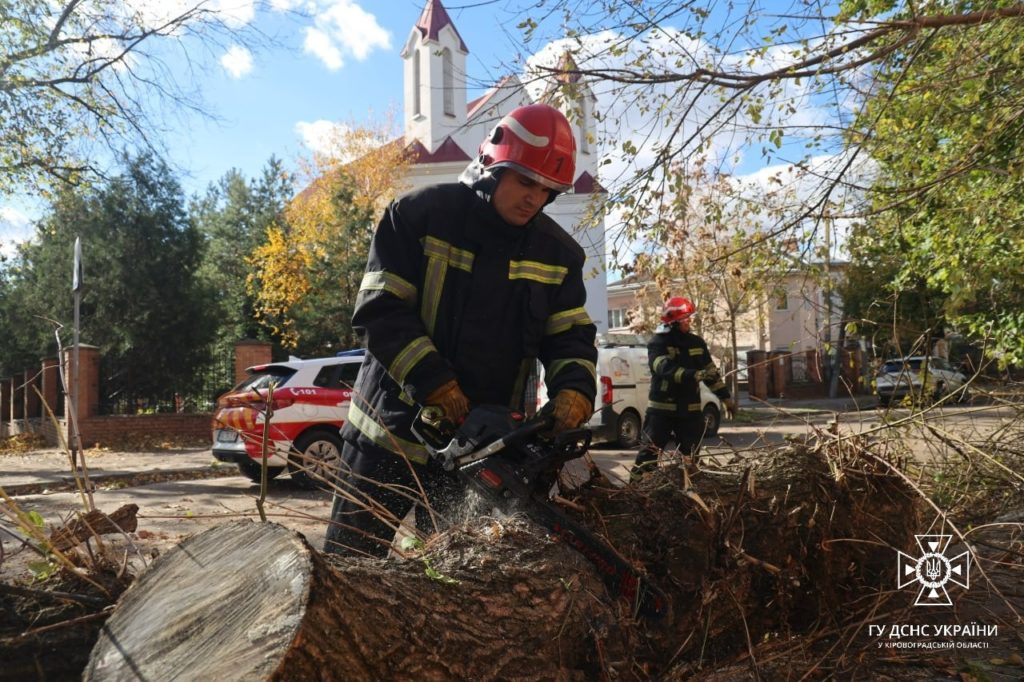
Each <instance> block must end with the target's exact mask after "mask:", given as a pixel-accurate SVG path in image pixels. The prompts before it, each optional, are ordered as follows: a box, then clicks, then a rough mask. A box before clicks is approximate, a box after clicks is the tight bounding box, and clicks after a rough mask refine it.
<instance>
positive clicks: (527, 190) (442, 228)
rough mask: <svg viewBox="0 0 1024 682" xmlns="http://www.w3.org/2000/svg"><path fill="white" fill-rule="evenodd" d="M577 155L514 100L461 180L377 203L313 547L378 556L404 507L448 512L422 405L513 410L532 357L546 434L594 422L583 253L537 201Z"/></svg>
mask: <svg viewBox="0 0 1024 682" xmlns="http://www.w3.org/2000/svg"><path fill="white" fill-rule="evenodd" d="M575 155H576V144H575V140H574V139H573V134H572V129H571V127H570V125H569V122H568V120H567V119H566V118H565V116H564V115H563V114H562V113H561V112H559V111H558V110H557V109H554V108H553V107H550V106H548V105H546V104H531V105H528V106H523V107H519V108H517V109H514V110H513V111H512V112H511V113H509V114H508V115H507V116H505V117H504V118H503V119H502V120H501V121H500V122H499V123H498V125H497V126H495V127H494V129H493V130H492V131H491V132H490V134H489V135H488V136H487V138H486V139H485V140H484V141H483V143H482V144H481V145H480V149H479V155H478V156H477V158H476V159H474V160H473V161H472V162H471V163H470V164H469V166H468V167H467V168H466V169H465V171H463V173H462V174H461V176H460V177H459V182H457V183H451V184H441V185H435V186H432V187H427V188H425V189H421V190H417V191H414V192H412V193H410V194H407V195H405V196H403V197H401V198H399V199H397V200H396V201H394V202H393V203H392V204H391V205H390V206H389V207H388V208H387V209H386V211H385V213H384V216H383V218H382V219H381V221H380V223H379V224H378V226H377V230H376V232H375V233H374V237H373V241H372V244H371V246H370V252H369V258H368V261H367V265H366V272H365V274H364V276H363V280H362V284H361V286H360V289H359V294H358V296H357V298H356V306H355V311H354V314H353V316H352V325H353V327H354V328H355V329H356V330H357V331H358V332H359V333H360V334H361V335H362V337H363V340H364V342H365V344H366V348H367V354H366V358H365V359H364V361H363V364H362V366H361V367H360V370H359V376H358V378H357V379H356V384H355V387H354V391H353V395H352V403H351V406H350V408H349V414H348V421H347V422H346V423H345V425H344V427H343V428H342V432H341V435H342V440H343V441H344V445H343V448H342V465H341V472H340V481H339V482H338V484H337V490H336V492H335V496H334V507H333V510H332V515H331V524H330V526H329V528H328V531H327V539H326V543H325V545H324V551H326V552H336V553H353V554H361V555H370V556H384V555H386V554H387V552H388V549H389V547H390V545H391V542H392V539H393V536H394V534H395V530H396V528H397V527H398V524H399V522H400V521H401V520H402V519H403V517H405V515H406V514H407V513H408V512H409V510H410V509H411V508H412V507H413V505H414V504H417V503H418V505H419V506H418V507H417V525H419V526H420V527H421V529H422V530H429V529H430V528H429V527H424V525H423V524H424V523H426V522H427V521H428V520H429V521H433V522H435V524H434V526H435V527H437V523H436V521H438V520H440V521H441V523H442V525H443V524H444V518H443V517H445V516H450V514H451V513H452V512H455V511H456V509H454V508H453V505H456V504H457V503H458V501H459V500H460V499H461V497H462V489H461V485H462V484H460V483H457V482H456V479H455V478H454V477H452V476H451V475H449V474H448V473H447V472H444V471H443V470H442V469H441V468H440V465H439V464H438V463H437V462H435V461H433V460H432V459H431V458H430V457H429V455H428V452H427V450H426V449H425V447H424V446H423V445H422V444H421V443H419V442H417V440H416V438H415V437H414V436H413V434H412V432H411V426H412V422H413V420H414V419H415V418H416V415H417V413H418V412H419V410H420V407H421V406H427V407H434V408H437V409H436V410H434V411H433V412H434V413H435V414H436V413H437V412H438V411H439V412H440V413H441V415H442V416H443V419H445V420H447V421H449V422H450V423H453V424H459V423H460V422H461V421H462V420H463V419H464V418H465V417H466V415H467V414H468V412H469V410H470V407H471V406H474V405H484V404H489V405H506V406H508V407H511V408H513V409H517V410H520V411H521V410H523V407H524V405H523V396H524V394H525V388H526V382H527V378H528V377H529V376H530V375H531V370H532V369H533V368H534V366H535V365H536V362H537V360H538V359H539V360H540V361H541V362H542V363H543V365H544V369H545V382H546V384H547V386H548V392H549V395H551V396H553V398H552V400H551V401H550V402H549V403H548V404H547V405H546V406H545V410H546V411H547V412H548V413H550V415H551V416H552V417H553V423H554V426H553V431H554V432H555V433H557V432H561V431H566V430H569V429H574V428H577V427H579V426H580V425H581V424H583V423H585V422H586V421H588V420H589V419H590V416H591V413H592V411H593V402H594V393H595V390H596V378H595V363H596V360H597V349H596V347H595V345H594V336H595V331H596V330H595V327H594V324H593V322H591V320H590V317H589V316H588V315H587V313H586V310H585V309H584V303H585V302H586V289H585V288H584V283H583V265H584V260H585V256H584V253H583V250H582V249H581V248H580V246H579V245H578V244H577V243H576V242H575V241H574V240H573V238H572V237H571V236H569V234H567V233H566V232H565V231H564V230H563V229H562V228H561V227H559V226H558V224H557V223H555V221H554V220H552V219H551V218H550V217H548V216H547V215H545V214H544V213H543V212H542V209H543V208H544V207H545V206H546V205H547V204H549V203H551V202H552V201H554V200H555V198H556V197H557V196H558V194H560V193H561V192H565V191H567V190H568V189H569V188H570V187H572V182H573V176H574V172H575ZM424 496H425V498H426V504H424V503H423V498H424ZM427 512H436V513H433V514H430V516H429V517H428V515H427Z"/></svg>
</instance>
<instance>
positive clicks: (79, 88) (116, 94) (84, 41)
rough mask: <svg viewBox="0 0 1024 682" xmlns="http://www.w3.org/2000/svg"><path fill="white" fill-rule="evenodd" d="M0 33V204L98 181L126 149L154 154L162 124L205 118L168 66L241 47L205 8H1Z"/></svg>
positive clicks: (80, 4) (109, 0) (106, 4)
mask: <svg viewBox="0 0 1024 682" xmlns="http://www.w3.org/2000/svg"><path fill="white" fill-rule="evenodd" d="M0 26H3V30H0V119H2V120H3V125H2V126H0V195H3V194H6V193H10V192H12V191H14V190H15V189H18V188H20V189H28V190H30V191H40V190H44V191H45V190H46V189H47V188H49V187H52V186H54V185H60V184H62V183H65V182H69V181H78V180H81V179H82V178H83V176H85V177H88V176H91V175H95V174H96V173H98V172H101V171H102V165H103V160H112V159H109V156H108V154H107V153H106V150H108V149H117V148H121V147H123V146H125V143H129V145H131V146H136V145H142V146H143V147H145V148H148V149H150V150H158V149H159V147H160V145H159V143H158V142H157V141H156V137H155V135H154V133H155V132H157V131H158V130H159V129H160V127H161V124H160V123H159V121H160V120H161V118H162V117H163V116H165V115H167V114H171V113H180V112H184V111H189V112H195V111H202V104H201V102H200V101H199V100H198V99H197V97H196V95H195V94H194V88H191V87H187V86H185V85H182V84H180V83H178V81H177V80H176V77H175V71H174V70H173V69H172V68H170V66H169V63H170V59H171V58H183V59H188V60H190V63H191V59H194V58H195V57H194V55H195V54H196V53H197V52H198V51H200V50H201V49H204V47H202V46H204V45H205V47H209V46H210V45H213V44H216V43H218V42H220V41H222V40H223V39H224V38H226V37H229V36H230V37H231V38H232V40H239V39H242V38H243V37H244V36H242V33H243V29H241V28H239V27H237V26H232V25H231V23H229V22H228V20H227V19H225V18H222V15H220V14H219V13H218V11H217V10H216V9H213V8H212V7H211V6H210V4H209V3H206V2H202V1H201V0H189V1H187V2H180V3H177V2H176V3H144V4H142V5H141V6H134V4H133V3H129V2H125V1H123V0H88V1H87V0H63V1H62V2H49V1H48V0H0ZM192 39H196V40H195V41H194V42H193V41H192ZM245 39H246V40H248V41H251V40H252V38H251V37H245ZM197 48H199V49H198V50H197ZM174 50H178V51H179V52H178V53H177V54H176V55H173V57H172V54H173V51H174ZM160 105H163V107H164V108H163V110H161V109H159V108H156V107H159V106H160Z"/></svg>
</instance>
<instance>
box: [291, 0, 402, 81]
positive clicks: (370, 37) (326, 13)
mask: <svg viewBox="0 0 1024 682" xmlns="http://www.w3.org/2000/svg"><path fill="white" fill-rule="evenodd" d="M277 4H280V5H282V6H284V5H286V4H289V1H288V0H276V4H275V7H277ZM303 47H304V49H305V50H306V52H308V53H310V54H313V55H315V56H316V57H318V58H319V59H320V60H321V61H322V62H323V63H324V65H325V66H327V68H329V69H331V70H332V71H334V70H337V69H340V68H341V67H342V66H343V65H344V63H345V61H344V57H343V55H351V56H352V57H354V58H355V59H356V60H357V61H362V60H364V59H366V58H367V57H368V56H369V55H370V53H371V52H372V51H373V50H374V49H377V48H380V49H384V50H386V49H388V48H390V47H391V34H390V33H388V32H387V31H386V30H385V29H383V28H382V27H381V25H380V24H378V23H377V17H375V16H374V15H373V14H370V13H369V12H367V11H366V10H364V9H363V8H362V7H360V6H359V5H358V4H357V3H355V2H353V1H352V0H328V2H326V3H322V4H320V5H319V6H318V11H317V12H316V14H315V17H314V19H313V26H311V27H309V28H307V29H306V40H305V44H304V46H303Z"/></svg>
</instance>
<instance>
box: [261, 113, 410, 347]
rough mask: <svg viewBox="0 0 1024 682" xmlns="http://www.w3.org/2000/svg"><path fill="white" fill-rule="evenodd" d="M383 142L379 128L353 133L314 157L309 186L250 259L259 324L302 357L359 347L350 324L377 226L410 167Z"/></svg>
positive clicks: (395, 148) (346, 133)
mask: <svg viewBox="0 0 1024 682" xmlns="http://www.w3.org/2000/svg"><path fill="white" fill-rule="evenodd" d="M382 130H386V128H383V129H382ZM383 139H384V135H383V134H382V132H381V130H373V129H370V128H351V129H347V130H345V131H343V132H341V133H340V134H339V135H338V138H337V144H336V145H335V146H334V150H335V151H333V152H332V153H327V154H318V155H316V156H314V158H313V159H312V162H311V163H310V165H309V169H308V170H307V175H308V176H309V177H310V178H311V181H310V183H309V185H308V186H307V187H306V189H304V190H303V191H302V192H301V193H299V195H298V196H297V197H296V198H295V199H294V201H292V203H291V204H289V206H288V208H287V209H286V210H285V220H284V222H283V223H282V224H276V225H273V226H272V227H271V228H270V229H269V230H267V234H266V239H265V241H264V242H263V244H262V245H261V246H259V247H258V248H257V249H256V251H255V252H254V253H253V255H252V257H251V258H250V259H249V265H250V267H251V270H252V272H251V274H250V276H249V286H250V291H251V292H253V293H254V294H255V296H256V313H257V316H258V319H259V320H260V321H261V322H262V323H263V324H266V325H268V326H269V327H271V328H272V329H273V331H274V334H275V335H276V336H277V338H278V339H280V341H281V343H282V345H284V346H285V347H287V348H291V349H293V350H295V351H296V352H298V353H300V354H303V355H317V354H326V353H332V352H336V351H337V350H338V349H340V348H350V347H353V346H355V345H356V344H357V339H356V337H355V333H354V332H353V330H352V325H351V318H352V311H353V309H354V306H355V299H356V294H357V293H358V292H359V285H360V282H361V281H362V277H363V270H364V269H365V267H366V256H367V252H368V250H369V246H370V240H371V238H372V236H373V230H374V227H375V222H374V221H375V219H376V217H377V216H378V215H379V214H380V212H381V210H382V209H383V208H384V206H385V205H386V204H387V202H388V201H390V200H391V199H392V198H394V196H395V195H396V194H397V193H398V191H399V190H400V189H401V187H402V182H403V178H404V175H405V168H406V166H407V165H408V159H407V157H406V153H405V150H404V149H403V148H402V147H401V146H400V145H399V144H397V143H394V142H391V143H387V144H385V143H383V141H382V140H383Z"/></svg>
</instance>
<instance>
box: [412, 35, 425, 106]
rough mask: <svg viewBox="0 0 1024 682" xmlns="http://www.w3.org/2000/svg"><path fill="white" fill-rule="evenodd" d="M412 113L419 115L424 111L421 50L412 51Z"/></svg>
mask: <svg viewBox="0 0 1024 682" xmlns="http://www.w3.org/2000/svg"><path fill="white" fill-rule="evenodd" d="M412 113H413V116H419V115H420V114H422V113H423V107H422V105H421V103H420V51H419V49H417V50H416V51H415V52H413V53H412Z"/></svg>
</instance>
